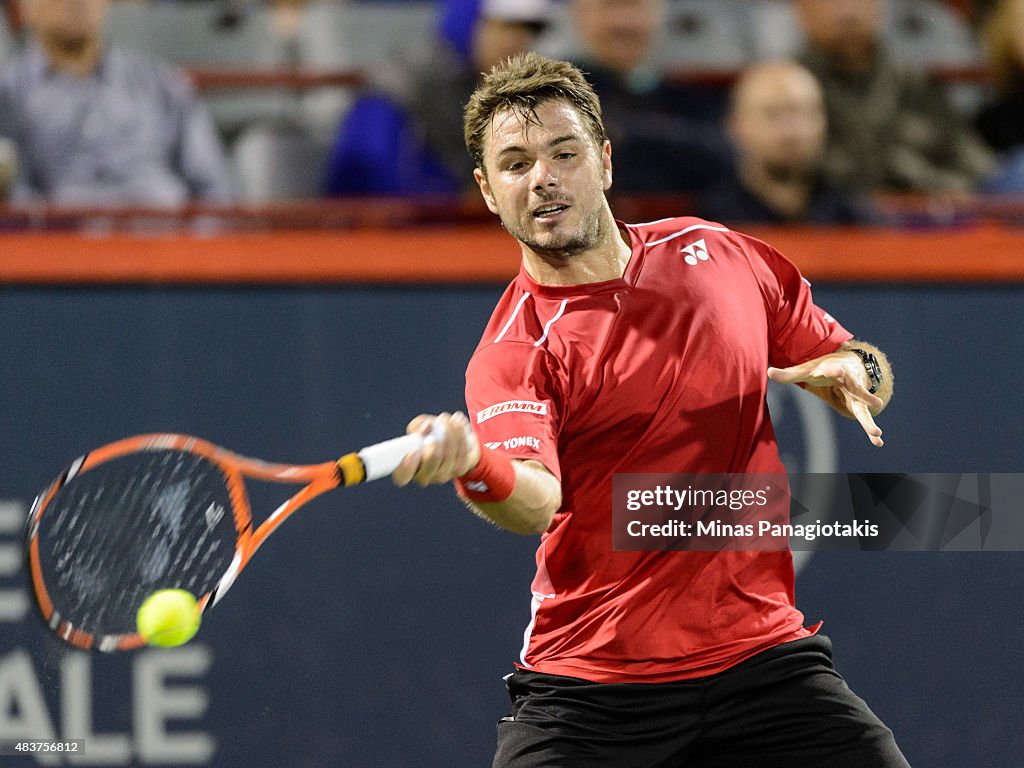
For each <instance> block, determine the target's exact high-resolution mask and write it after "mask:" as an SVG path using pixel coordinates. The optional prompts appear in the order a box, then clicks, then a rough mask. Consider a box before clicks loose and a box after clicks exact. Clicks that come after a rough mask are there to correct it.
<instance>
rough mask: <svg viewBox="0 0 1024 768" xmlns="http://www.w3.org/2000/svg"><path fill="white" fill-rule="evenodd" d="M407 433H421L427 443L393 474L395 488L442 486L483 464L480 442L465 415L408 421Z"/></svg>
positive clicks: (410, 455) (405, 459) (423, 415)
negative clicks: (413, 484) (478, 464)
mask: <svg viewBox="0 0 1024 768" xmlns="http://www.w3.org/2000/svg"><path fill="white" fill-rule="evenodd" d="M405 431H406V433H407V434H414V433H419V434H421V435H423V436H424V444H423V447H422V448H419V449H417V450H415V451H412V452H411V453H409V454H407V455H406V457H405V458H404V459H402V462H401V464H399V465H398V468H397V469H396V470H395V471H394V472H392V473H391V479H392V480H393V481H394V483H395V485H397V486H400V487H404V486H406V485H408V484H409V483H411V482H415V483H417V484H418V485H421V486H427V485H440V484H443V483H448V482H451V481H452V480H454V479H455V478H456V477H461V476H462V475H464V474H466V473H467V472H469V471H470V470H471V469H473V467H475V466H476V465H477V462H479V461H480V443H479V441H478V440H477V439H476V435H474V434H473V430H472V429H471V428H470V425H469V419H468V418H467V417H466V414H464V413H462V412H461V411H456V412H455V413H453V414H448V413H441V414H438V415H436V416H434V415H430V414H420V415H419V416H417V417H416V418H415V419H413V420H412V421H410V422H409V426H408V427H406V430H405Z"/></svg>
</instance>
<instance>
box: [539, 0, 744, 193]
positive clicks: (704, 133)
mask: <svg viewBox="0 0 1024 768" xmlns="http://www.w3.org/2000/svg"><path fill="white" fill-rule="evenodd" d="M569 12H570V19H571V23H572V30H571V31H572V35H571V36H572V38H574V39H572V40H569V41H566V42H565V43H564V46H565V49H564V50H559V49H558V47H557V46H554V45H553V46H551V50H550V51H546V52H550V53H551V54H552V55H554V56H556V57H559V58H566V59H569V60H571V61H573V63H575V64H577V65H578V66H579V67H580V68H582V69H583V70H584V71H585V72H586V73H587V79H588V80H589V81H590V82H591V84H592V85H593V87H594V90H595V91H597V94H598V95H599V96H600V97H601V109H602V115H603V117H604V123H605V128H606V130H607V131H608V137H609V138H610V139H611V141H612V146H614V147H615V168H616V171H615V187H614V189H615V191H616V192H619V193H621V192H626V193H665V192H687V193H693V192H700V191H703V190H704V189H706V188H707V186H708V185H709V184H711V183H712V182H713V181H715V180H716V179H718V178H719V177H721V176H722V175H723V174H726V173H728V172H729V168H730V165H731V160H730V157H729V149H728V141H727V140H726V138H725V135H724V133H723V131H722V128H721V120H722V117H723V116H724V114H725V108H726V98H725V95H724V94H723V93H722V92H721V91H720V90H717V89H712V88H705V87H700V86H694V85H678V84H674V83H670V82H668V81H667V79H666V77H665V73H664V72H661V71H659V69H658V66H657V63H656V61H655V53H656V49H657V43H658V39H659V36H660V35H661V34H663V33H664V30H665V27H666V25H667V23H668V6H667V2H666V0H570V5H569Z"/></svg>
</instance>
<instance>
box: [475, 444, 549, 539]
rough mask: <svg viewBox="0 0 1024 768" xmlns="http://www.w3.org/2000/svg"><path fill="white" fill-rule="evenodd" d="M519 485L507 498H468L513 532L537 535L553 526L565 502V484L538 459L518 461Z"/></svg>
mask: <svg viewBox="0 0 1024 768" xmlns="http://www.w3.org/2000/svg"><path fill="white" fill-rule="evenodd" d="M513 465H514V468H515V475H516V477H515V487H514V489H513V491H512V495H511V496H509V497H508V498H507V499H505V500H504V501H496V502H484V501H470V500H468V499H467V500H466V503H467V504H468V505H469V507H470V508H471V509H472V510H473V511H474V512H475V513H476V514H478V515H480V516H481V517H483V518H485V519H487V520H490V521H491V522H492V523H494V524H495V525H497V526H499V527H500V528H504V529H505V530H507V531H511V532H513V533H521V534H524V535H536V534H540V533H543V532H544V531H546V530H547V529H548V526H550V525H551V520H552V518H553V517H554V515H555V512H557V511H558V508H559V507H560V506H561V504H562V487H561V485H560V484H559V482H558V479H557V478H556V477H555V476H554V475H552V474H551V473H550V472H548V471H547V469H545V468H544V465H542V464H540V463H539V462H536V461H515V462H513Z"/></svg>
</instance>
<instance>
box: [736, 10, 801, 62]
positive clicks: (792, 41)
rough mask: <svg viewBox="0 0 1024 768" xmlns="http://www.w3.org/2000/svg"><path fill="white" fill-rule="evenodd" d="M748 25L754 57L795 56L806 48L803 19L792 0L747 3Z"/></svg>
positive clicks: (750, 46) (752, 56)
mask: <svg viewBox="0 0 1024 768" xmlns="http://www.w3.org/2000/svg"><path fill="white" fill-rule="evenodd" d="M745 26H746V28H747V30H748V32H749V37H748V45H749V50H750V58H751V60H755V61H756V60H760V59H780V58H787V57H790V56H796V55H798V54H799V53H800V49H801V48H802V47H803V44H804V35H803V31H802V30H801V29H800V19H799V17H798V16H797V12H796V9H795V8H794V7H793V4H792V3H791V2H789V0H757V2H753V3H748V4H747V10H746V24H745Z"/></svg>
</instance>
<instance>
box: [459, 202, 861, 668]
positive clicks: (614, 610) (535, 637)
mask: <svg viewBox="0 0 1024 768" xmlns="http://www.w3.org/2000/svg"><path fill="white" fill-rule="evenodd" d="M620 226H622V227H624V228H625V230H626V231H627V232H628V233H629V238H630V243H631V246H632V256H631V258H630V262H629V265H628V266H627V267H626V271H625V274H624V275H623V277H622V279H618V280H609V281H606V282H601V283H591V284H585V285H576V286H559V287H554V286H546V285H539V284H538V283H536V282H535V281H534V280H533V279H531V278H530V276H529V275H528V274H527V273H526V271H525V269H523V270H521V271H520V273H519V275H518V276H517V277H516V279H515V280H514V281H513V282H512V283H511V284H510V285H509V287H508V289H507V290H506V291H505V293H504V295H503V296H502V298H501V300H500V301H499V302H498V305H497V307H496V308H495V310H494V314H493V315H492V316H491V319H490V322H489V323H488V325H487V329H486V330H485V332H484V334H483V337H482V339H481V341H480V344H479V346H478V347H477V349H476V351H475V353H474V354H473V357H472V360H471V361H470V363H469V367H468V370H467V372H466V402H467V405H468V406H469V413H470V416H471V420H472V422H473V428H474V430H475V431H476V433H477V435H478V437H479V438H480V440H481V442H482V443H483V444H485V445H486V447H487V448H489V449H491V450H496V451H502V452H504V453H505V454H507V455H508V456H510V457H512V458H518V459H535V460H537V461H540V462H541V463H542V464H544V466H546V467H547V468H548V469H549V470H550V471H551V472H552V473H554V474H555V475H556V476H557V477H559V478H560V480H561V483H562V494H563V501H562V507H561V509H559V511H558V512H557V514H556V515H555V517H554V519H553V521H552V523H551V526H550V528H548V530H547V531H546V532H545V533H544V534H543V536H542V538H541V542H540V546H539V548H538V550H537V573H536V576H535V578H534V580H533V585H532V592H533V600H532V604H531V619H530V623H529V626H528V627H527V630H526V633H525V634H526V636H525V643H524V646H523V652H522V656H521V659H520V664H521V666H523V667H525V668H527V669H532V670H535V671H538V672H545V673H549V674H556V675H567V676H571V677H578V678H583V679H585V680H592V681H595V682H610V683H619V682H664V681H670V680H682V679H687V678H694V677H703V676H706V675H710V674H714V673H716V672H720V671H722V670H724V669H727V668H729V667H730V666H732V665H734V664H737V663H739V662H740V661H743V660H744V659H746V658H748V657H750V656H752V655H754V654H755V653H758V652H760V651H762V650H765V649H767V648H770V647H772V646H774V645H777V644H778V643H781V642H785V641H788V640H794V639H797V638H800V637H805V636H807V635H809V634H811V633H812V632H813V629H807V628H805V627H804V626H803V614H801V613H800V612H799V611H798V610H797V609H796V607H795V606H794V596H793V563H792V555H791V554H790V553H789V552H788V551H785V552H745V551H724V552H633V551H613V549H612V475H613V474H614V473H617V472H636V473H641V472H642V473H657V472H666V473H688V474H697V473H743V472H748V473H766V474H767V473H781V472H783V471H784V469H783V466H782V463H781V461H780V460H779V453H778V448H777V445H776V441H775V434H774V431H773V430H772V425H771V421H770V420H769V415H768V406H767V401H766V393H767V384H768V379H767V374H766V370H767V368H768V366H769V365H774V366H778V367H786V366H790V365H795V364H797V363H800V362H804V361H806V360H809V359H811V358H814V357H818V356H820V355H824V354H827V353H829V352H833V351H835V350H836V349H837V348H838V347H839V346H840V345H841V344H842V343H843V342H844V341H846V340H848V339H849V338H851V334H850V333H849V332H848V331H846V330H845V329H844V328H843V327H842V326H840V325H839V323H837V322H836V321H835V320H834V319H833V318H832V317H831V316H830V315H829V314H827V313H826V312H824V311H822V310H821V309H820V308H818V307H817V306H815V305H814V303H813V301H812V299H811V292H810V284H809V283H808V282H807V281H806V280H804V279H803V278H802V277H801V275H800V273H799V271H798V270H797V269H796V267H795V266H794V265H793V264H792V263H790V262H789V261H788V260H787V259H785V258H784V257H783V256H782V255H781V254H780V253H779V252H778V251H776V250H775V249H774V248H772V247H771V246H769V245H766V244H765V243H763V242H760V241H758V240H756V239H754V238H752V237H748V236H745V235H742V234H739V233H737V232H733V231H731V230H729V229H727V228H725V227H722V226H720V225H717V224H713V223H710V222H706V221H702V220H700V219H694V218H673V219H666V220H663V221H656V222H652V223H648V224H639V225H624V224H622V225H620Z"/></svg>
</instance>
